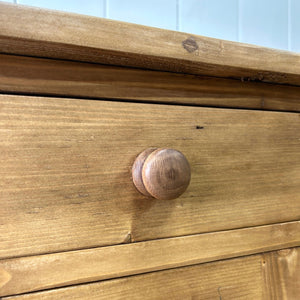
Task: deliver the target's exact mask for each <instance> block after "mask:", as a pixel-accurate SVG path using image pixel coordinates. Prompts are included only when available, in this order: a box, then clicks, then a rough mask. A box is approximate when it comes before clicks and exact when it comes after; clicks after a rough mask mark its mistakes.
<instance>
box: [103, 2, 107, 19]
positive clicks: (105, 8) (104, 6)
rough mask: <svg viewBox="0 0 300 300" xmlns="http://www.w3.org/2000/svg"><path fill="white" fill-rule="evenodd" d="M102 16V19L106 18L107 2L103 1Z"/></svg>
mask: <svg viewBox="0 0 300 300" xmlns="http://www.w3.org/2000/svg"><path fill="white" fill-rule="evenodd" d="M103 15H104V18H108V0H104V1H103Z"/></svg>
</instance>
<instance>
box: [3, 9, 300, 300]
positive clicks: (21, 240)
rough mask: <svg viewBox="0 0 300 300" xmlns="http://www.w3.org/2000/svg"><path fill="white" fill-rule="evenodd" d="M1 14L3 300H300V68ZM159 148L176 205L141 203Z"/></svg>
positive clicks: (280, 60)
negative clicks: (175, 189)
mask: <svg viewBox="0 0 300 300" xmlns="http://www.w3.org/2000/svg"><path fill="white" fill-rule="evenodd" d="M0 7H1V18H0V28H1V31H0V32H1V34H0V52H1V54H0V91H1V95H0V140H1V144H0V162H1V175H0V204H1V210H0V296H1V297H3V299H124V298H130V299H166V298H168V299H190V298H191V299H298V298H299V295H300V284H299V282H300V258H299V255H300V248H299V246H300V221H299V220H300V118H299V111H300V55H298V54H295V53H289V52H283V51H277V50H271V49H267V48H260V47H256V46H252V45H243V44H238V43H232V42H227V41H220V40H216V39H210V38H204V37H199V36H191V35H189V34H186V33H179V32H171V31H166V30H161V29H154V28H147V27H143V26H138V25H131V24H126V23H119V22H115V21H110V20H104V19H98V18H93V17H87V16H80V15H75V14H74V15H73V14H66V13H60V12H52V11H44V10H40V9H33V8H27V7H22V6H15V5H11V4H1V6H0ZM17 21H18V22H17ZM151 147H153V148H171V149H176V150H179V151H180V152H182V153H183V154H184V155H185V157H186V158H187V160H188V162H189V165H190V170H191V181H190V185H189V186H188V188H187V190H186V191H185V192H184V193H183V194H182V195H181V196H180V197H179V198H177V199H175V200H157V199H154V198H151V197H146V196H144V195H142V194H140V193H139V192H138V191H137V190H136V188H135V186H134V184H133V182H132V174H131V168H132V165H133V163H134V161H135V159H136V157H137V156H138V154H139V153H141V152H142V151H144V150H145V149H147V148H151Z"/></svg>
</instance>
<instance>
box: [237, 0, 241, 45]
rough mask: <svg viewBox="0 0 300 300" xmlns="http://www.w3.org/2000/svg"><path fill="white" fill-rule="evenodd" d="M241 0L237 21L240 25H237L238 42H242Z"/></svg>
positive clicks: (238, 4)
mask: <svg viewBox="0 0 300 300" xmlns="http://www.w3.org/2000/svg"><path fill="white" fill-rule="evenodd" d="M240 2H241V1H240V0H238V2H237V6H238V9H237V21H238V25H237V40H238V42H241V3H240Z"/></svg>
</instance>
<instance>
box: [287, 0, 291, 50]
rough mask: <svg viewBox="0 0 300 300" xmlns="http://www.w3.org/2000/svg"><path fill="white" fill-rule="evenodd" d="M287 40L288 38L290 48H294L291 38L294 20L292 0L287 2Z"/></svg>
mask: <svg viewBox="0 0 300 300" xmlns="http://www.w3.org/2000/svg"><path fill="white" fill-rule="evenodd" d="M287 21H288V24H287V40H288V50H289V51H291V50H292V46H291V44H292V39H291V37H292V36H291V27H292V20H291V0H288V2H287Z"/></svg>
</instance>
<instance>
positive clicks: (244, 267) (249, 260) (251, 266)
mask: <svg viewBox="0 0 300 300" xmlns="http://www.w3.org/2000/svg"><path fill="white" fill-rule="evenodd" d="M299 257H300V248H294V249H286V250H280V251H279V252H270V253H265V254H259V255H253V256H247V257H242V258H235V259H229V260H223V261H218V262H212V263H206V264H201V265H196V266H190V267H183V268H177V269H173V270H165V271H159V272H154V273H148V274H143V275H136V276H131V277H126V278H120V279H113V280H107V281H103V282H96V283H91V284H84V285H78V286H73V287H68V288H60V289H56V290H50V291H46V292H37V293H32V294H27V295H21V296H15V297H7V298H4V299H5V300H6V299H7V300H8V299H11V300H13V299H16V300H22V299H24V300H26V299H31V300H34V299H44V300H49V299H66V298H67V299H124V298H130V299H141V298H143V299H203V300H205V299H206V300H210V299H220V300H221V299H243V300H246V299H249V300H253V299H257V300H266V299H267V300H269V299H270V300H273V299H282V300H297V299H298V298H299V297H298V296H299V289H300V280H299V274H300V264H299V262H300V259H299ZM274 258H275V259H274ZM283 270H284V272H283V273H282V271H283ZM269 271H271V272H269Z"/></svg>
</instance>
